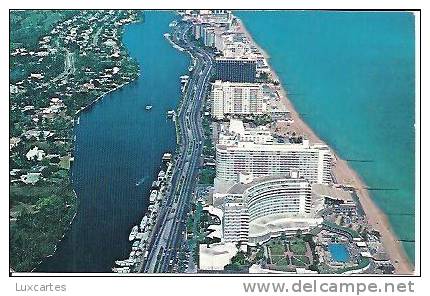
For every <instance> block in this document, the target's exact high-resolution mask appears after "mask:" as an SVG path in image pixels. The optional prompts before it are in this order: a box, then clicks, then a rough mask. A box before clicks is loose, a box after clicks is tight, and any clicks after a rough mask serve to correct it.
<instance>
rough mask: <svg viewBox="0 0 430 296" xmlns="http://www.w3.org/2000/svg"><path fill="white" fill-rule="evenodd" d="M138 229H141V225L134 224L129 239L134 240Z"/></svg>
mask: <svg viewBox="0 0 430 296" xmlns="http://www.w3.org/2000/svg"><path fill="white" fill-rule="evenodd" d="M138 231H139V227H138V226H137V225H135V226H133V228H132V229H131V232H130V235H129V237H128V240H129V241H132V240H134V238H135V237H136V234H137V232H138Z"/></svg>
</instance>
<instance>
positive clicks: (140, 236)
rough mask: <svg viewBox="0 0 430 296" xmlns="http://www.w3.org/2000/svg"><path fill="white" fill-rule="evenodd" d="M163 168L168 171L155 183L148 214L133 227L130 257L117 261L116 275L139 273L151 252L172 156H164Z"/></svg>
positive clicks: (162, 172)
mask: <svg viewBox="0 0 430 296" xmlns="http://www.w3.org/2000/svg"><path fill="white" fill-rule="evenodd" d="M162 160H163V163H164V164H163V167H164V166H165V167H166V170H165V171H164V170H160V171H159V172H158V175H157V179H156V180H154V181H153V183H152V186H151V191H150V194H149V206H148V210H147V212H146V213H145V214H144V216H143V217H142V220H141V221H140V224H139V225H135V226H133V228H132V230H131V232H130V235H129V241H130V242H131V251H130V254H129V257H128V258H126V259H123V260H115V266H114V267H112V271H113V272H115V273H130V272H133V271H138V269H139V267H140V266H141V265H142V264H144V261H145V258H146V256H147V254H148V251H149V249H148V248H149V239H150V237H151V232H152V230H153V228H154V225H155V221H156V219H157V215H158V211H159V208H160V206H161V203H162V202H163V199H164V195H165V192H166V188H167V187H168V186H169V185H168V184H169V181H170V178H171V171H172V167H173V165H172V163H171V162H170V160H171V154H170V153H165V154H164V155H163V158H162Z"/></svg>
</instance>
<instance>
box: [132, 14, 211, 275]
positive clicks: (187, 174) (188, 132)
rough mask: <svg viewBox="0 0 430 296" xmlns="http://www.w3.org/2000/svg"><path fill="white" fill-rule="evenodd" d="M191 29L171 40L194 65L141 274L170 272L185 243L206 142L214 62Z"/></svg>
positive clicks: (182, 26) (180, 28)
mask: <svg viewBox="0 0 430 296" xmlns="http://www.w3.org/2000/svg"><path fill="white" fill-rule="evenodd" d="M190 28H191V24H189V23H183V22H180V23H178V24H177V25H176V27H175V28H174V32H173V34H172V35H171V40H172V41H173V42H174V43H176V44H177V45H178V46H180V47H181V48H183V49H184V50H185V51H187V52H188V53H189V54H190V55H191V57H192V58H193V59H194V60H195V66H194V69H193V71H192V73H191V74H190V77H189V81H188V86H187V89H186V91H185V93H184V97H183V100H182V105H181V107H180V109H179V110H178V114H177V118H176V120H178V123H179V127H180V132H181V143H180V147H179V153H178V154H177V155H176V157H175V161H174V168H173V171H172V177H171V181H170V185H169V187H168V188H167V191H166V194H165V198H164V201H163V203H162V205H161V208H160V210H159V214H158V217H157V221H156V224H155V226H154V230H153V232H152V237H151V239H150V241H149V252H148V254H147V256H146V258H145V261H144V264H143V265H142V266H141V268H140V271H141V272H150V273H152V272H168V271H169V268H170V267H171V265H172V263H173V262H174V261H175V259H176V256H177V251H178V250H179V249H180V247H181V245H182V243H183V241H184V235H185V232H186V219H187V213H188V212H189V210H190V202H191V197H192V192H193V191H194V188H195V185H196V176H197V172H198V166H199V164H200V160H201V154H202V143H203V129H202V118H201V116H202V115H201V113H202V112H201V111H202V107H203V102H204V96H205V90H206V89H207V86H208V83H209V79H210V73H211V69H212V60H213V59H212V57H211V55H210V54H209V53H208V52H206V51H205V50H204V49H202V48H200V47H199V46H196V45H195V44H194V43H193V41H191V40H189V38H188V35H187V32H188V31H189V30H190Z"/></svg>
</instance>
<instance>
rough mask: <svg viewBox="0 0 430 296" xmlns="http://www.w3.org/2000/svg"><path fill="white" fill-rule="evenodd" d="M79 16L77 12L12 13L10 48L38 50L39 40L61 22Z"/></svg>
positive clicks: (35, 11)
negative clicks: (24, 47)
mask: <svg viewBox="0 0 430 296" xmlns="http://www.w3.org/2000/svg"><path fill="white" fill-rule="evenodd" d="M76 14H78V11H76V10H23V11H11V12H10V26H11V28H12V30H10V46H11V49H12V50H14V49H15V48H18V47H20V46H26V47H27V48H37V45H38V41H39V39H40V38H41V37H42V36H44V35H46V34H48V33H49V32H50V31H51V30H52V29H53V28H54V26H55V25H56V24H57V23H59V22H60V21H63V20H66V19H68V18H70V17H72V16H74V15H76Z"/></svg>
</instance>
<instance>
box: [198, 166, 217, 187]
mask: <svg viewBox="0 0 430 296" xmlns="http://www.w3.org/2000/svg"><path fill="white" fill-rule="evenodd" d="M215 177H216V172H215V168H212V167H207V168H204V169H202V170H201V171H200V179H199V183H200V184H204V185H211V186H212V185H213V184H214V179H215Z"/></svg>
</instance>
